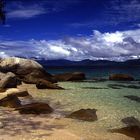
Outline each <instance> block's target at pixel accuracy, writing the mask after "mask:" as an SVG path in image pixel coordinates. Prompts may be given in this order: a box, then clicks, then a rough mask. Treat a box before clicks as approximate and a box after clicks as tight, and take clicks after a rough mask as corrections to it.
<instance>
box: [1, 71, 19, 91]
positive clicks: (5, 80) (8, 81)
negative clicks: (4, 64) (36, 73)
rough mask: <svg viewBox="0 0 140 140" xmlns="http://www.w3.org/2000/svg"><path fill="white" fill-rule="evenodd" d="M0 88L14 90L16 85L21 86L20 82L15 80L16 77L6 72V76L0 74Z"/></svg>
mask: <svg viewBox="0 0 140 140" xmlns="http://www.w3.org/2000/svg"><path fill="white" fill-rule="evenodd" d="M0 75H1V76H0V88H1V89H6V88H16V87H17V85H19V84H21V81H20V80H19V79H18V78H17V76H16V75H15V74H14V73H12V72H8V73H6V74H2V73H1V74H0Z"/></svg>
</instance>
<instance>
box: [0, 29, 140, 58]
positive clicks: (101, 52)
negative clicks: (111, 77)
mask: <svg viewBox="0 0 140 140" xmlns="http://www.w3.org/2000/svg"><path fill="white" fill-rule="evenodd" d="M139 36H140V29H137V30H129V31H116V32H113V33H101V32H99V31H93V34H92V35H90V36H88V37H87V36H85V37H84V36H82V37H69V38H67V39H59V40H49V41H47V40H34V39H32V40H29V41H0V52H1V53H0V56H1V57H7V56H22V57H27V58H29V57H37V58H45V59H69V60H82V59H94V60H97V59H101V60H102V59H108V60H116V61H123V60H127V59H135V58H140V38H139Z"/></svg>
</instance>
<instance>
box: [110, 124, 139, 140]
mask: <svg viewBox="0 0 140 140" xmlns="http://www.w3.org/2000/svg"><path fill="white" fill-rule="evenodd" d="M111 132H113V133H121V134H124V135H126V136H129V137H132V138H135V140H140V127H139V126H137V125H134V126H127V127H123V128H119V129H113V130H111Z"/></svg>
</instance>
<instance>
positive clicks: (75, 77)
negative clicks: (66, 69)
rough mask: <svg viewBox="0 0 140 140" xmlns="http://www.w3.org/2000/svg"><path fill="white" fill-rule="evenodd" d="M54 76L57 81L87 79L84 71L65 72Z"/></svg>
mask: <svg viewBox="0 0 140 140" xmlns="http://www.w3.org/2000/svg"><path fill="white" fill-rule="evenodd" d="M54 78H55V79H56V80H57V81H77V80H85V79H86V77H85V74H84V73H83V72H73V73H64V74H56V75H54Z"/></svg>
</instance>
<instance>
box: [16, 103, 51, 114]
mask: <svg viewBox="0 0 140 140" xmlns="http://www.w3.org/2000/svg"><path fill="white" fill-rule="evenodd" d="M15 110H17V111H19V113H21V114H48V113H51V112H53V109H52V108H51V107H50V106H49V105H48V104H46V103H31V104H27V105H23V106H22V107H18V108H16V109H15Z"/></svg>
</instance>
